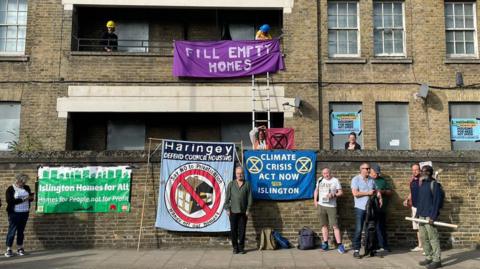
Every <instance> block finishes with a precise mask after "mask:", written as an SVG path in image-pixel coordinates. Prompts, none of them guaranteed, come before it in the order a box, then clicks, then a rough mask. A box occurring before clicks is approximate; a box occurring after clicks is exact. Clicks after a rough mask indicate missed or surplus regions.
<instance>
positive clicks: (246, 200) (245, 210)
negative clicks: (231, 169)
mask: <svg viewBox="0 0 480 269" xmlns="http://www.w3.org/2000/svg"><path fill="white" fill-rule="evenodd" d="M252 203H253V198H252V189H251V187H250V183H249V182H248V181H245V177H244V174H243V168H242V167H240V166H238V167H236V168H235V180H233V181H231V182H230V183H228V186H227V191H226V198H225V210H226V211H227V214H228V216H229V218H230V237H231V240H232V247H233V254H238V253H241V254H245V231H246V228H247V219H248V215H249V214H250V208H251V207H252Z"/></svg>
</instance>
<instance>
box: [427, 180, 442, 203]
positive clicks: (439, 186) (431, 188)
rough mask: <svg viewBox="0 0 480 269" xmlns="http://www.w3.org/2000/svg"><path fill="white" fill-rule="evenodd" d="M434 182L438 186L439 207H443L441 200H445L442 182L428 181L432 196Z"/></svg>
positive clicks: (433, 194)
mask: <svg viewBox="0 0 480 269" xmlns="http://www.w3.org/2000/svg"><path fill="white" fill-rule="evenodd" d="M435 183H436V184H437V185H438V188H440V198H439V199H440V208H443V201H444V200H445V191H444V190H443V187H442V184H440V183H438V182H437V181H436V180H432V182H430V191H431V192H432V196H435V193H434V192H433V188H434V186H435Z"/></svg>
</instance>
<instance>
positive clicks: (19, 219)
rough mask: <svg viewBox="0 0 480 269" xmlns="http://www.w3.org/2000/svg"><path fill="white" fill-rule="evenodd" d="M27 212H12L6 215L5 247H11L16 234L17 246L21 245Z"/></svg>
mask: <svg viewBox="0 0 480 269" xmlns="http://www.w3.org/2000/svg"><path fill="white" fill-rule="evenodd" d="M27 220H28V212H13V213H8V223H9V225H8V232H7V247H12V246H13V240H14V239H15V234H17V246H22V245H23V238H24V235H23V231H24V230H25V226H26V225H27Z"/></svg>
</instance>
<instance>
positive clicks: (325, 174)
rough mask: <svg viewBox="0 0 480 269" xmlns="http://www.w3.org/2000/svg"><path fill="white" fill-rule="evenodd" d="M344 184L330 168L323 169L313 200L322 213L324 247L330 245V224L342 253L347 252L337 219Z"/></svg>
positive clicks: (325, 248) (321, 223) (324, 248)
mask: <svg viewBox="0 0 480 269" xmlns="http://www.w3.org/2000/svg"><path fill="white" fill-rule="evenodd" d="M342 195H343V191H342V185H340V182H339V181H338V179H337V178H335V177H332V175H331V174H330V169H328V168H324V169H323V170H322V177H320V178H319V179H318V180H317V186H316V188H315V192H314V194H313V202H314V205H315V207H316V208H318V212H319V215H320V225H321V226H322V236H323V243H322V249H323V250H324V251H327V250H328V249H329V247H328V225H330V226H332V228H333V234H334V235H335V240H336V241H337V246H338V247H337V248H338V252H339V253H340V254H343V253H345V247H344V246H343V244H342V236H341V234H340V229H338V221H337V197H339V196H342Z"/></svg>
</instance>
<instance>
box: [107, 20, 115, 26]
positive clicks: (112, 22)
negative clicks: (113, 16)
mask: <svg viewBox="0 0 480 269" xmlns="http://www.w3.org/2000/svg"><path fill="white" fill-rule="evenodd" d="M107 27H112V28H115V22H114V21H108V22H107Z"/></svg>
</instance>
